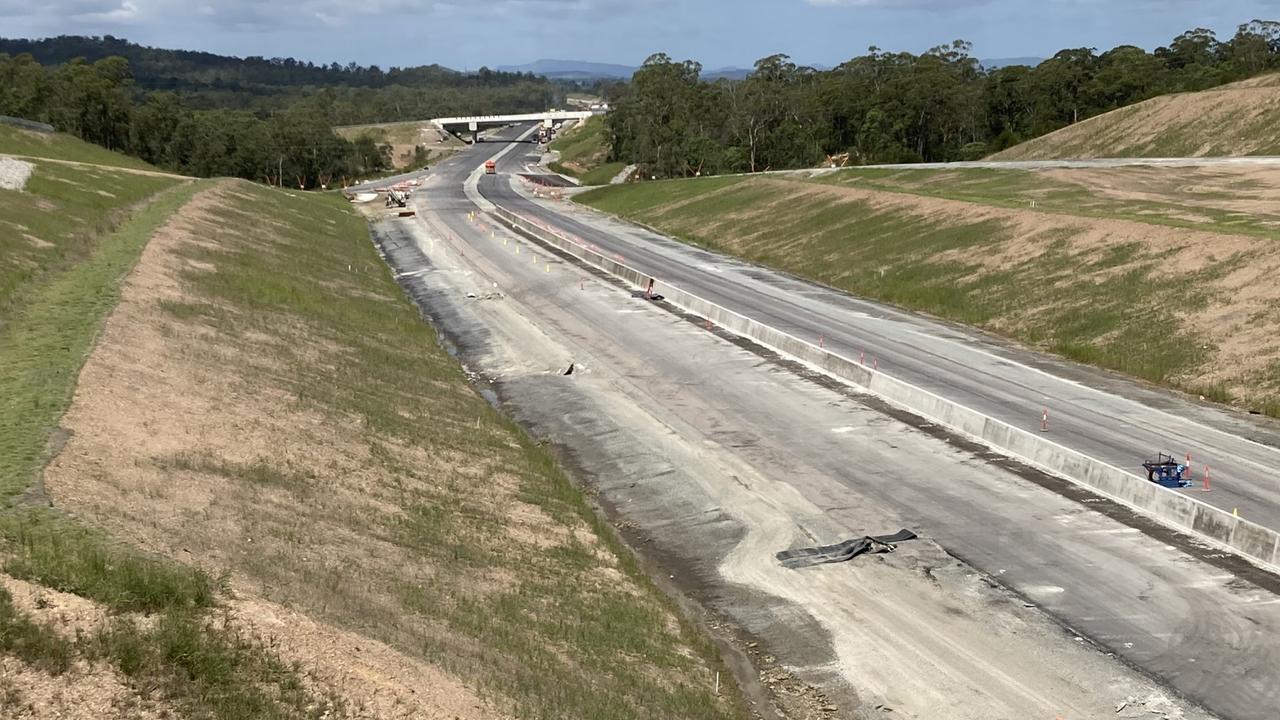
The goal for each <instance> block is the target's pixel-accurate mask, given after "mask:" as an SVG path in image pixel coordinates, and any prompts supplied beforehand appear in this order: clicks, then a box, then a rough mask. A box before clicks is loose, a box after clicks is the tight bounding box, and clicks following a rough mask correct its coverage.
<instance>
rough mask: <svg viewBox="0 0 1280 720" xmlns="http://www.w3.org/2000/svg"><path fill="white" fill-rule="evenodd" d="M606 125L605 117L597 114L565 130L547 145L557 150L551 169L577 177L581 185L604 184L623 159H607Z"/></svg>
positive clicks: (618, 170)
mask: <svg viewBox="0 0 1280 720" xmlns="http://www.w3.org/2000/svg"><path fill="white" fill-rule="evenodd" d="M606 129H607V128H606V127H605V124H604V118H603V117H601V116H599V115H597V116H594V117H590V118H587V119H586V121H584V122H582V123H579V124H577V125H574V126H573V127H572V128H570V129H569V130H566V131H565V132H564V134H563V135H561V136H560V137H558V138H556V139H555V141H553V142H552V143H551V145H550V146H549V147H550V149H551V150H554V151H556V152H559V153H560V159H559V160H557V161H556V162H554V163H551V169H552V170H555V171H556V172H558V173H563V174H565V175H569V176H571V177H575V178H578V179H579V180H581V181H582V184H583V185H607V184H608V183H609V181H610V180H612V179H613V177H614V176H615V175H617V174H618V173H620V172H622V168H623V167H625V163H620V162H608V159H609V145H608V137H607V135H606Z"/></svg>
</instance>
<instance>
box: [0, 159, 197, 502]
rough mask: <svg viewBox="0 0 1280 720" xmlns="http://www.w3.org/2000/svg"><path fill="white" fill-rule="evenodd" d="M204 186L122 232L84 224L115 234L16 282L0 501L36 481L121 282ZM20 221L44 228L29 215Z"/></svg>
mask: <svg viewBox="0 0 1280 720" xmlns="http://www.w3.org/2000/svg"><path fill="white" fill-rule="evenodd" d="M170 184H171V183H170ZM198 187H199V186H198V185H196V184H191V185H186V186H182V187H174V188H170V189H169V190H167V191H166V192H164V193H163V194H161V195H160V196H159V197H157V198H156V199H155V201H154V202H152V203H151V204H149V205H147V206H145V207H144V208H142V209H141V210H139V211H138V212H136V213H135V214H133V215H132V216H131V217H130V218H129V219H128V220H127V221H124V222H123V223H122V224H120V225H119V227H118V228H117V229H115V230H114V231H110V229H109V228H110V227H111V221H110V220H108V219H106V218H102V219H100V220H98V221H96V222H94V221H92V219H91V218H92V215H89V216H88V217H89V219H86V218H83V217H81V218H79V222H80V227H85V226H89V227H92V228H93V229H94V230H97V229H98V228H102V229H103V230H106V231H107V232H108V233H109V234H106V235H99V234H97V233H96V232H93V231H87V232H91V233H92V234H91V235H90V236H89V237H87V238H82V237H79V236H76V237H75V239H74V240H72V241H68V244H67V245H68V246H69V245H71V244H74V245H75V246H76V247H75V250H74V251H73V250H70V249H69V250H68V251H67V254H66V255H61V256H59V257H57V258H54V259H52V260H51V261H50V262H48V263H47V264H46V266H45V267H44V268H43V272H41V273H40V275H39V276H38V277H30V278H27V279H25V281H24V282H22V283H20V284H19V283H13V284H12V285H13V286H16V287H21V288H22V289H23V295H22V297H21V298H18V299H16V300H13V299H11V300H10V302H9V303H8V306H7V307H5V308H4V309H5V314H4V315H3V316H0V320H2V323H0V503H8V502H11V501H12V499H13V498H14V497H15V496H16V495H18V494H19V493H21V492H23V491H25V490H26V489H27V487H28V486H29V485H31V483H32V481H33V480H34V479H35V475H36V473H37V472H38V471H39V470H40V468H41V467H42V466H43V464H44V458H45V446H46V442H47V440H48V437H49V435H50V433H51V432H52V430H53V428H54V427H55V426H56V425H57V422H58V419H59V418H61V417H62V414H63V412H65V411H66V408H67V406H68V404H69V403H70V401H71V394H72V391H73V390H74V388H75V382H76V377H77V376H78V374H79V372H80V367H81V365H83V364H84V361H85V359H86V357H87V356H88V353H89V351H90V348H91V346H92V344H93V340H94V337H95V336H96V335H97V332H98V328H99V327H101V325H102V322H103V320H104V319H105V317H106V315H107V313H108V312H110V310H111V308H113V307H114V306H115V303H116V301H117V298H118V297H119V287H120V283H121V281H122V280H123V279H124V276H125V275H126V274H127V273H128V272H129V271H130V270H131V269H132V268H133V265H134V263H135V262H136V261H137V259H138V255H139V254H140V253H141V252H142V248H143V246H144V245H146V242H147V240H148V239H149V238H150V237H151V234H152V233H153V232H154V231H155V230H156V228H158V227H159V226H160V224H161V223H163V222H164V221H165V220H166V219H167V218H168V217H169V215H170V214H171V213H173V212H174V211H175V210H177V209H178V208H179V207H180V206H181V205H182V204H183V203H184V202H186V201H187V200H188V199H189V198H190V197H191V195H192V194H193V193H194V192H195V191H196V189H197V188H198ZM3 200H6V201H7V200H8V198H3ZM68 204H70V203H68ZM50 212H56V211H52V210H51V211H50ZM18 217H19V218H20V220H19V221H20V222H21V221H23V220H26V221H31V222H33V223H35V222H37V220H36V219H35V218H32V217H30V216H29V215H26V214H22V215H19V216H18ZM63 222H64V220H62V219H59V220H56V221H50V223H49V224H50V226H54V225H59V224H61V223H63ZM73 227H74V226H73ZM73 232H74V230H73ZM60 247H61V246H60ZM11 274H12V273H8V272H6V277H8V276H10V275H11Z"/></svg>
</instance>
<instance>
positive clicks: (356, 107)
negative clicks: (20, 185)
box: [0, 36, 557, 187]
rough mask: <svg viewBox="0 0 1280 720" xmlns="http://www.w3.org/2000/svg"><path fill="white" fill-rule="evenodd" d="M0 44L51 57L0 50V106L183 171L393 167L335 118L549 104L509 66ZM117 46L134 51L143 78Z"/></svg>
mask: <svg viewBox="0 0 1280 720" xmlns="http://www.w3.org/2000/svg"><path fill="white" fill-rule="evenodd" d="M0 48H9V49H22V50H35V51H37V52H39V53H40V54H41V56H42V57H44V58H47V59H48V60H49V61H51V62H46V63H41V62H40V60H39V59H38V58H36V57H35V56H34V55H32V54H31V53H30V52H22V53H20V54H16V55H9V54H6V53H3V52H0V115H10V116H14V117H20V118H25V119H28V120H35V121H38V122H45V123H49V124H50V125H53V126H54V127H55V128H57V129H58V130H60V131H63V132H67V133H70V134H72V135H75V136H76V137H79V138H81V139H83V140H86V141H88V142H92V143H96V144H98V145H101V146H103V147H106V148H108V149H112V150H118V151H120V152H124V153H128V154H131V155H135V156H137V157H140V158H142V159H143V160H146V161H147V162H150V163H152V164H154V165H156V166H158V167H163V168H167V169H170V170H174V171H177V172H181V173H186V174H190V175H195V176H199V177H214V176H232V177H243V178H249V179H252V180H258V181H263V182H268V183H272V184H287V185H302V186H304V187H317V186H320V185H327V184H332V183H337V182H341V181H342V180H343V179H344V178H345V179H353V178H358V177H365V176H369V175H371V174H375V173H379V172H382V171H384V170H387V169H389V168H390V167H391V164H392V162H391V160H392V159H391V149H390V147H389V146H386V145H380V144H378V143H377V142H376V141H374V140H373V139H372V138H370V137H366V136H361V137H358V138H356V139H355V140H354V141H348V140H346V139H344V138H342V137H339V136H338V135H337V134H335V133H334V131H333V127H335V126H339V125H351V124H363V123H369V122H381V121H394V120H411V119H426V118H430V117H439V116H442V115H455V114H497V113H503V112H531V111H535V110H544V109H546V108H548V107H550V106H551V105H552V104H553V101H554V98H555V95H556V93H557V90H556V88H555V87H554V86H553V85H551V84H550V83H549V82H547V81H546V80H542V79H537V78H533V77H532V76H530V75H522V74H519V73H496V72H491V71H489V70H487V69H482V70H481V71H480V72H478V73H474V74H463V73H458V72H454V71H451V70H448V69H445V68H440V67H439V66H426V67H420V68H405V69H400V68H392V69H391V70H390V71H387V72H383V71H382V70H380V69H378V68H377V67H376V66H373V67H367V68H366V67H360V66H357V65H354V64H352V65H347V66H337V65H336V64H335V65H332V66H315V65H312V64H311V63H303V62H301V61H297V60H293V59H283V60H281V59H274V60H269V61H268V60H263V59H262V58H247V59H243V60H242V59H239V58H229V57H224V56H219V55H212V54H209V53H195V52H186V51H174V50H156V49H152V48H144V47H142V46H139V45H134V44H132V43H127V42H125V41H122V40H117V39H115V38H112V37H110V36H108V37H106V38H78V37H60V38H53V39H50V40H40V41H31V40H0ZM114 51H119V52H122V53H124V54H126V55H129V56H132V57H135V58H137V62H138V63H140V64H141V65H142V67H143V68H144V70H143V72H142V73H141V76H142V79H141V80H140V79H139V72H138V70H137V68H136V67H135V66H134V65H133V64H132V62H131V61H130V59H128V58H126V57H123V56H120V55H110V54H108V53H110V52H114ZM75 53H83V55H75ZM85 55H87V56H88V57H85ZM313 83H315V84H313ZM402 83H409V84H402ZM156 88H169V89H156Z"/></svg>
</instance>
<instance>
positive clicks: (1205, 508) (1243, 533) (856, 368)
mask: <svg viewBox="0 0 1280 720" xmlns="http://www.w3.org/2000/svg"><path fill="white" fill-rule="evenodd" d="M494 214H495V215H497V217H498V218H499V219H500V220H501V221H503V222H504V223H506V224H507V225H509V226H511V227H513V228H515V229H517V230H520V231H522V232H525V233H527V234H529V235H531V236H533V237H535V238H537V239H538V240H541V241H542V242H544V243H546V244H548V245H550V246H552V247H555V248H557V249H559V250H561V251H563V252H565V253H568V254H569V255H572V256H574V257H576V258H578V259H580V260H582V261H583V262H585V263H587V264H589V265H592V266H594V267H597V268H599V269H601V270H603V271H605V272H607V273H609V274H610V275H613V276H614V277H616V278H619V279H621V280H623V281H625V282H629V283H631V284H632V285H635V286H636V287H639V288H644V287H647V286H648V284H649V281H650V279H651V278H650V276H649V275H647V274H645V273H642V272H640V271H639V270H636V269H634V268H632V267H629V266H628V265H626V264H625V263H623V262H622V261H620V260H617V259H614V258H610V257H608V256H606V255H603V254H601V253H598V252H596V251H595V250H592V249H590V248H588V247H585V246H584V245H582V244H581V243H578V242H576V241H574V240H572V239H570V238H567V237H565V236H564V235H562V234H560V233H559V232H556V231H555V230H553V229H551V228H549V227H546V226H544V225H542V224H541V223H539V222H537V221H535V220H533V219H532V218H526V217H523V216H521V215H518V214H516V213H513V212H511V211H510V210H507V209H506V208H502V207H497V208H495V209H494ZM655 291H656V292H660V293H661V294H662V295H663V296H664V297H665V299H666V300H667V302H670V303H671V304H672V305H675V306H676V307H679V308H681V309H682V310H684V311H685V312H689V313H692V314H694V315H699V316H701V317H705V318H707V319H708V320H710V321H712V322H714V323H715V324H717V325H719V326H720V327H722V328H724V329H726V330H728V331H730V332H732V333H734V334H736V335H741V336H743V337H746V338H750V339H751V340H753V341H755V342H757V343H760V344H761V345H764V346H765V347H768V348H770V349H772V350H774V351H777V352H779V353H781V354H783V355H787V356H789V357H792V358H795V359H797V360H800V361H802V362H805V363H808V364H810V365H812V366H814V367H816V368H819V369H821V370H823V371H824V372H827V373H829V374H831V375H833V376H835V377H838V378H840V379H841V380H844V381H846V382H849V383H852V384H854V385H856V386H858V387H861V388H863V389H865V390H867V391H868V392H870V393H872V394H874V395H877V396H879V397H881V398H884V399H885V400H888V401H889V402H891V403H893V404H895V405H898V406H900V407H903V408H905V409H907V410H909V411H911V412H912V413H915V414H917V415H920V416H923V417H924V418H926V419H928V420H930V421H932V422H935V423H937V424H939V425H942V426H944V427H947V428H949V429H950V430H953V431H955V432H958V433H961V434H963V435H966V436H968V437H970V438H973V439H975V440H977V441H979V442H981V443H983V444H984V445H987V446H989V447H991V448H994V449H996V450H998V451H1000V452H1002V453H1004V454H1007V455H1011V456H1013V457H1016V458H1018V459H1019V460H1022V461H1025V462H1028V463H1030V464H1032V465H1034V466H1036V467H1039V468H1041V469H1043V470H1046V471H1048V472H1051V473H1053V474H1054V475H1057V476H1059V477H1063V478H1066V479H1067V480H1070V481H1072V482H1074V483H1076V484H1078V485H1082V486H1084V487H1087V488H1089V489H1090V490H1091V491H1093V492H1095V493H1097V494H1100V495H1104V496H1106V497H1108V498H1111V499H1112V500H1115V501H1117V502H1119V503H1122V504H1124V505H1126V506H1128V507H1131V508H1133V509H1135V510H1138V511H1140V512H1142V513H1143V514H1145V515H1147V516H1149V517H1152V518H1154V519H1156V520H1159V521H1160V522H1161V523H1163V524H1165V525H1168V526H1170V527H1172V528H1174V529H1177V530H1181V531H1184V532H1190V533H1194V534H1195V535H1198V536H1200V537H1202V538H1205V539H1207V540H1210V541H1212V542H1213V543H1216V544H1218V545H1220V546H1222V547H1224V548H1227V549H1229V550H1231V551H1232V552H1235V553H1236V554H1239V555H1241V556H1244V557H1246V558H1248V559H1250V560H1252V561H1255V562H1258V563H1261V564H1264V565H1267V566H1270V568H1269V569H1272V570H1275V569H1277V566H1280V532H1277V531H1275V530H1272V529H1270V528H1266V527H1263V526H1261V525H1258V524H1257V523H1253V522H1249V521H1248V520H1243V519H1241V518H1238V517H1235V516H1234V515H1232V514H1231V513H1228V512H1226V511H1224V510H1221V509H1219V508H1216V507H1213V506H1212V505H1209V504H1207V503H1204V502H1201V501H1200V500H1197V499H1195V498H1193V497H1190V496H1187V495H1183V494H1181V493H1179V492H1176V491H1174V490H1171V489H1169V488H1165V487H1162V486H1160V485H1156V484H1155V483H1152V482H1149V481H1148V480H1147V479H1146V478H1144V477H1141V476H1138V475H1135V474H1133V473H1131V472H1128V471H1126V470H1123V469H1121V468H1118V467H1115V466H1113V465H1110V464H1108V463H1105V462H1103V461H1101V460H1097V459H1095V458H1092V457H1089V456H1088V455H1085V454H1083V453H1080V452H1078V451H1075V450H1072V449H1071V448H1068V447H1065V446H1063V445H1059V444H1058V443H1055V442H1053V441H1052V440H1049V439H1048V438H1045V437H1044V436H1042V435H1039V434H1037V433H1032V432H1028V431H1026V430H1023V429H1021V428H1017V427H1014V426H1012V425H1009V424H1007V423H1005V422H1003V421H1000V420H997V419H995V418H992V417H988V416H987V415H983V414H982V413H980V412H978V411H976V410H973V409H971V408H968V407H965V406H963V405H960V404H959V403H956V402H953V401H951V400H947V399H946V398H943V397H941V396H939V395H935V394H934V393H932V392H930V391H928V390H925V389H923V388H919V387H916V386H914V385H911V384H909V383H906V382H903V381H901V380H898V379H896V378H893V377H890V376H889V375H886V374H884V373H882V372H880V371H878V370H875V369H872V368H869V367H866V366H865V365H863V364H861V363H858V362H856V361H854V360H850V359H849V358H846V357H844V356H842V355H840V354H838V353H834V352H832V351H830V350H827V349H825V348H822V347H819V346H818V345H815V344H813V343H810V342H808V341H805V340H801V339H799V338H797V337H795V336H793V335H789V334H787V333H785V332H782V331H781V330H777V329H775V328H772V327H770V326H768V325H765V324H763V323H761V322H759V321H757V320H753V319H752V318H749V317H747V316H745V315H741V314H739V313H736V312H734V311H732V310H729V309H728V308H724V307H721V306H720V305H717V304H715V303H713V302H710V301H708V300H704V299H703V298H700V297H698V296H697V295H694V294H692V293H690V292H687V291H685V290H682V289H680V288H678V287H675V286H673V285H671V284H669V283H666V282H662V281H660V280H659V281H658V282H657V283H656V284H655Z"/></svg>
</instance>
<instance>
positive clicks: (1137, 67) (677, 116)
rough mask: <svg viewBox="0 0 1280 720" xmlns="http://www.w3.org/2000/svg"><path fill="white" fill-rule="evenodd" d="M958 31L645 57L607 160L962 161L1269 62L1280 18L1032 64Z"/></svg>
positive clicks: (614, 128)
mask: <svg viewBox="0 0 1280 720" xmlns="http://www.w3.org/2000/svg"><path fill="white" fill-rule="evenodd" d="M971 50H972V47H971V45H970V44H969V43H967V42H964V41H956V42H954V43H952V44H950V45H945V46H940V47H936V48H934V49H932V50H929V51H928V52H925V53H923V54H920V55H914V54H911V53H907V52H896V53H894V52H885V51H882V50H880V49H879V48H875V47H873V48H871V49H870V50H869V52H868V53H867V54H866V55H862V56H859V57H855V58H852V59H851V60H849V61H847V62H845V63H842V64H841V65H839V66H837V67H836V68H833V69H831V70H827V71H819V70H814V69H812V68H807V67H801V66H797V65H796V64H795V63H793V62H791V60H790V58H789V57H787V56H786V55H771V56H769V57H766V58H762V59H761V60H759V61H757V62H756V63H755V68H754V71H753V72H752V73H751V74H750V75H749V76H748V77H747V78H746V79H745V80H742V81H738V82H733V81H727V80H718V81H715V82H708V81H705V80H702V79H700V77H699V75H700V73H701V66H700V65H699V64H698V63H696V62H693V61H684V62H676V61H674V60H672V59H671V58H670V57H668V56H667V55H663V54H657V55H653V56H651V57H650V58H649V59H648V60H646V61H645V63H644V65H643V67H641V68H640V69H639V70H638V71H637V72H636V73H635V75H634V76H633V77H632V78H631V80H630V82H626V83H618V84H615V85H612V86H610V87H609V88H608V89H607V91H606V94H607V96H608V98H609V100H610V103H611V111H610V113H609V115H608V116H607V120H606V122H607V124H608V129H609V135H610V139H609V142H610V153H611V159H613V160H620V161H624V162H628V163H634V164H637V165H640V166H642V167H643V168H644V171H645V172H644V175H646V176H648V175H653V176H660V177H683V176H692V175H698V174H716V173H724V172H755V171H759V170H768V169H775V170H777V169H785V168H797V167H812V166H814V165H815V164H818V163H820V162H823V161H824V160H825V159H826V158H828V157H831V156H836V155H840V156H843V155H844V154H845V153H847V154H848V161H849V162H850V163H852V164H872V163H885V162H928V161H953V160H972V159H977V158H980V157H983V156H985V155H987V154H989V153H992V152H996V151H999V150H1002V149H1004V148H1006V147H1009V146H1011V145H1014V144H1017V143H1019V142H1021V141H1023V140H1026V139H1030V138H1032V137H1036V136H1039V135H1043V134H1045V133H1048V132H1052V131H1054V130H1057V129H1059V128H1062V127H1065V126H1067V125H1070V124H1072V123H1075V122H1079V121H1080V120H1084V119H1086V118H1089V117H1092V116H1094V115H1098V114H1101V113H1104V112H1107V111H1110V110H1114V109H1116V108H1119V107H1122V106H1124V105H1129V104H1131V103H1135V102H1138V101H1141V100H1145V99H1148V98H1151V97H1154V96H1156V95H1162V94H1166V93H1170V92H1179V91H1191V90H1203V89H1206V88H1210V87H1214V86H1217V85H1221V84H1224V83H1227V82H1232V81H1235V80H1240V79H1243V78H1247V77H1251V76H1253V75H1257V74H1259V73H1262V72H1266V71H1268V70H1272V69H1276V68H1277V67H1280V23H1277V22H1272V21H1262V20H1254V21H1252V22H1249V23H1246V24H1244V25H1241V26H1239V28H1238V30H1237V32H1236V34H1235V35H1234V36H1233V37H1232V38H1231V39H1229V40H1226V41H1220V40H1219V39H1218V38H1217V37H1216V35H1215V34H1214V32H1213V31H1211V30H1206V29H1204V28H1197V29H1195V30H1191V31H1188V32H1185V33H1183V34H1181V35H1179V36H1178V37H1177V38H1175V39H1174V40H1173V41H1172V42H1171V43H1170V44H1169V45H1168V46H1166V47H1160V48H1158V49H1156V50H1155V51H1154V52H1147V51H1146V50H1144V49H1142V48H1139V47H1135V46H1132V45H1123V46H1120V47H1116V48H1114V49H1112V50H1108V51H1106V52H1103V53H1101V54H1098V53H1097V51H1096V50H1094V49H1093V48H1077V49H1068V50H1063V51H1061V52H1059V53H1057V54H1056V55H1054V56H1053V57H1052V58H1050V59H1048V60H1045V61H1044V62H1042V63H1040V64H1039V65H1037V66H1035V67H1027V66H1010V67H1002V68H996V69H990V70H989V69H986V68H983V67H982V66H981V65H980V63H979V61H978V60H976V59H975V58H974V57H973V56H972V55H971Z"/></svg>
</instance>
